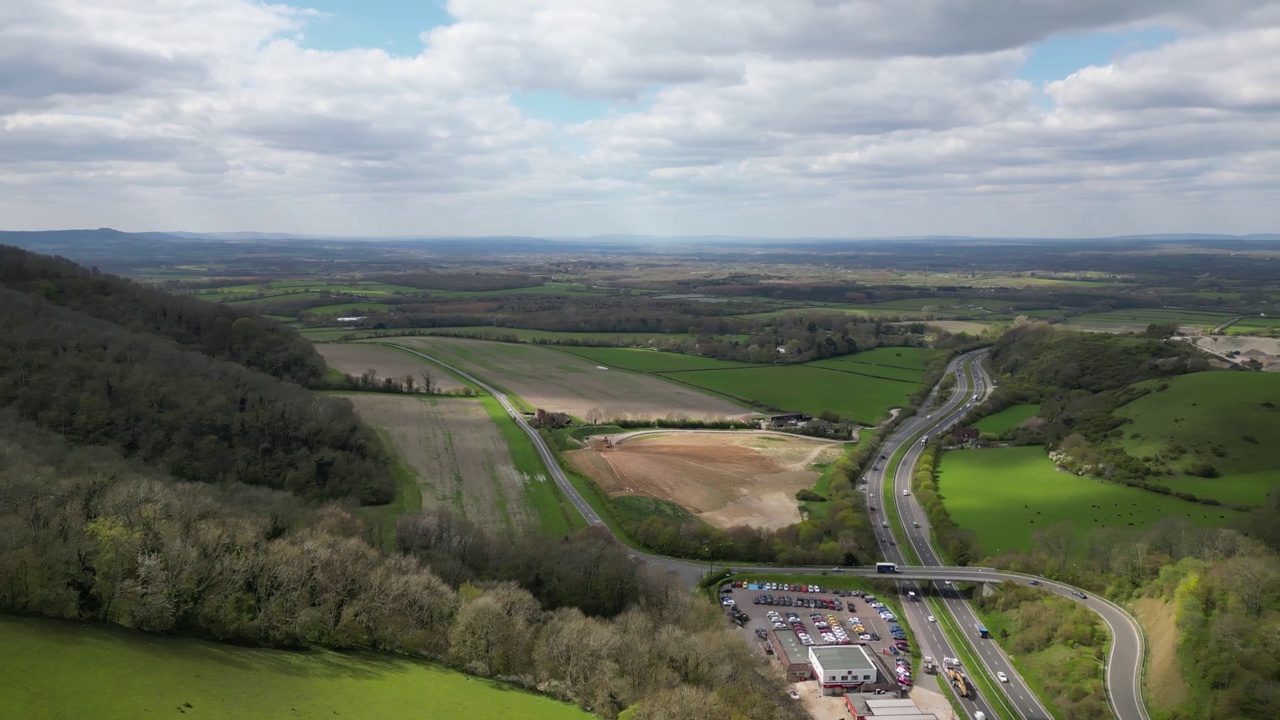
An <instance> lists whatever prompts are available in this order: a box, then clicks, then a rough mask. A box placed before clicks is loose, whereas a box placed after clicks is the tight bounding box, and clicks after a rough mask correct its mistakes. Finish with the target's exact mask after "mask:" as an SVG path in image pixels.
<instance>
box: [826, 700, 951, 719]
mask: <svg viewBox="0 0 1280 720" xmlns="http://www.w3.org/2000/svg"><path fill="white" fill-rule="evenodd" d="M844 704H845V707H846V708H847V709H848V710H849V714H850V715H852V716H853V717H854V720H937V716H936V715H934V714H933V713H928V712H925V711H923V710H921V709H920V708H918V707H916V704H915V703H914V702H912V701H911V700H907V699H905V698H903V699H899V698H881V697H876V698H869V697H864V696H861V695H845V696H844Z"/></svg>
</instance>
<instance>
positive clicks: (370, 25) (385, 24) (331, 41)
mask: <svg viewBox="0 0 1280 720" xmlns="http://www.w3.org/2000/svg"><path fill="white" fill-rule="evenodd" d="M297 6H298V7H304V8H311V9H313V10H319V11H321V12H323V13H325V14H324V15H323V16H321V17H317V18H311V19H309V20H308V21H307V23H306V25H305V26H304V28H303V31H302V32H303V40H302V46H303V47H306V48H311V49H313V50H351V49H353V48H380V49H382V50H385V51H387V52H388V53H391V54H392V55H403V56H413V55H417V54H419V53H421V52H422V49H423V44H422V40H421V39H420V38H419V35H421V34H422V33H423V32H426V31H427V30H430V29H431V28H433V27H437V26H440V25H448V24H450V23H451V22H452V18H451V17H450V16H449V13H448V12H446V11H445V9H444V0H374V2H364V3H355V2H351V0H298V3H297Z"/></svg>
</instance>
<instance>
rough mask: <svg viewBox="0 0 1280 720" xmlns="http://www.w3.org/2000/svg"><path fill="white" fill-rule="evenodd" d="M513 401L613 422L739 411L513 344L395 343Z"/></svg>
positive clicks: (656, 381) (673, 387)
mask: <svg viewBox="0 0 1280 720" xmlns="http://www.w3.org/2000/svg"><path fill="white" fill-rule="evenodd" d="M396 342H397V343H398V344H400V345H404V346H405V347H411V348H414V349H416V350H420V351H422V352H424V353H427V354H429V355H431V356H433V357H436V358H439V359H440V360H441V361H443V362H446V363H449V364H450V365H453V366H455V367H457V368H459V369H461V370H465V371H466V372H469V373H473V374H474V375H476V376H477V377H479V378H480V379H482V380H488V381H490V382H493V383H495V384H496V385H499V386H501V387H502V388H503V389H505V390H508V391H509V392H511V393H512V394H514V395H517V396H519V397H520V398H521V399H522V400H523V401H524V402H525V403H526V404H528V405H529V406H531V407H533V408H542V409H544V410H547V411H553V412H563V413H569V414H570V415H573V416H575V417H577V418H585V417H586V415H587V413H588V412H589V411H590V410H592V409H593V408H599V409H600V410H601V411H603V412H604V416H605V417H606V418H609V419H613V418H647V419H653V418H666V417H686V418H692V419H699V420H711V419H717V418H723V417H731V416H740V415H743V414H745V413H747V412H748V410H746V409H745V408H741V407H738V406H737V405H735V404H733V403H731V402H729V401H728V400H724V399H721V398H718V397H714V396H711V395H706V394H704V393H701V392H698V391H697V390H694V389H692V388H688V387H685V386H683V385H679V384H676V383H674V382H669V381H667V380H663V379H661V378H656V377H653V376H651V375H644V374H642V373H635V372H628V371H626V370H617V369H614V370H610V369H607V368H605V367H603V366H600V365H596V364H595V363H593V362H589V361H587V360H583V359H582V358H579V357H575V356H572V355H569V354H566V353H562V352H557V351H555V350H549V349H547V348H540V347H536V346H532V345H521V344H516V343H500V342H486V341H484V340H463V339H458V338H445V337H413V338H397V339H396Z"/></svg>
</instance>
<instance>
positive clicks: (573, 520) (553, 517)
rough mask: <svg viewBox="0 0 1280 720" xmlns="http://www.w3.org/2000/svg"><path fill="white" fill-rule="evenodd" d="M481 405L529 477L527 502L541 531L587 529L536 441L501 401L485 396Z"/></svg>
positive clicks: (565, 531) (514, 462) (566, 531)
mask: <svg viewBox="0 0 1280 720" xmlns="http://www.w3.org/2000/svg"><path fill="white" fill-rule="evenodd" d="M479 402H480V404H481V405H482V406H484V409H485V411H486V412H487V413H489V419H491V420H493V422H494V424H495V425H497V426H498V430H499V432H501V433H502V438H503V440H505V441H506V443H507V448H508V450H509V451H510V453H511V462H512V463H513V464H514V465H515V467H516V469H517V470H519V471H520V472H521V473H522V474H523V475H524V476H525V478H526V481H525V485H524V489H525V500H526V501H527V502H528V503H529V505H530V506H531V507H532V508H533V509H534V512H536V513H537V514H538V524H539V526H541V527H542V529H544V530H546V531H547V532H550V533H553V534H556V535H566V534H568V533H570V532H572V531H574V530H577V529H579V528H584V527H586V526H587V521H586V520H585V519H583V517H582V515H581V514H579V513H578V511H577V510H576V509H574V507H573V504H572V503H570V502H569V499H568V498H566V497H565V496H564V494H563V493H562V492H560V489H559V488H558V487H556V483H555V480H554V479H553V478H552V477H551V472H550V470H549V469H548V468H547V467H546V466H545V465H544V464H543V462H542V456H540V455H539V454H538V450H537V448H535V447H534V445H533V441H532V440H530V439H529V436H528V435H525V433H524V431H523V430H521V429H520V427H519V426H518V425H516V423H515V421H513V420H512V419H511V416H509V415H508V414H507V411H506V410H504V409H503V407H502V404H501V403H499V402H498V399H497V398H495V397H493V396H491V395H485V396H483V397H481V398H480V399H479Z"/></svg>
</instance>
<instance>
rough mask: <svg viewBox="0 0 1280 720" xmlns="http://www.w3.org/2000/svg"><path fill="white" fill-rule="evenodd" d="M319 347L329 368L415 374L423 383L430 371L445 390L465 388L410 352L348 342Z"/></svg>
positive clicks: (349, 372)
mask: <svg viewBox="0 0 1280 720" xmlns="http://www.w3.org/2000/svg"><path fill="white" fill-rule="evenodd" d="M316 350H317V351H319V352H320V355H321V356H322V357H324V361H325V363H326V364H328V365H329V367H331V368H333V369H334V370H337V371H338V372H341V373H345V374H347V375H355V376H357V377H358V376H360V375H363V374H364V372H365V371H366V370H370V369H372V370H374V371H375V372H377V373H378V377H380V378H386V377H392V378H398V379H400V380H403V379H404V378H405V376H406V375H408V376H412V377H413V379H414V382H415V383H419V384H421V382H422V373H424V372H425V373H429V374H430V376H431V382H432V384H433V385H435V387H437V388H439V389H440V390H441V391H442V392H453V391H455V390H459V389H461V388H462V387H463V385H462V383H460V382H458V381H457V380H455V379H454V378H453V376H451V375H449V374H448V373H446V372H445V371H443V370H441V369H440V368H438V367H436V366H435V365H432V364H431V363H428V362H425V361H423V360H419V359H418V358H415V357H414V356H412V355H409V354H408V353H403V352H400V351H399V350H395V349H393V348H389V347H383V346H381V345H357V344H354V343H352V344H348V343H319V344H317V345H316Z"/></svg>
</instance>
